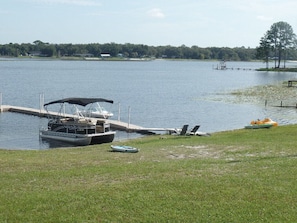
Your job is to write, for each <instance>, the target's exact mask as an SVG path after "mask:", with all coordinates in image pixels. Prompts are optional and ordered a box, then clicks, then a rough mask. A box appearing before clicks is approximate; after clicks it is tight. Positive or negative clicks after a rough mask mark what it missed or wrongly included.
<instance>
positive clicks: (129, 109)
mask: <svg viewBox="0 0 297 223" xmlns="http://www.w3.org/2000/svg"><path fill="white" fill-rule="evenodd" d="M130 111H131V108H130V106H129V107H128V130H129V129H130Z"/></svg>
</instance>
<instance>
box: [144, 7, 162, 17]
mask: <svg viewBox="0 0 297 223" xmlns="http://www.w3.org/2000/svg"><path fill="white" fill-rule="evenodd" d="M147 14H148V15H149V16H150V17H154V18H164V17H165V15H164V13H163V12H162V10H161V9H159V8H154V9H151V10H149V11H148V12H147Z"/></svg>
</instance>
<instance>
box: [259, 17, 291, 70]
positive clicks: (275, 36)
mask: <svg viewBox="0 0 297 223" xmlns="http://www.w3.org/2000/svg"><path fill="white" fill-rule="evenodd" d="M263 40H264V41H267V44H268V45H270V47H271V49H272V50H273V52H274V60H275V65H274V66H275V68H280V63H281V60H283V61H284V67H285V66H286V57H287V51H288V49H291V48H295V47H296V35H295V34H294V32H293V28H292V27H291V25H289V24H288V23H286V22H282V21H281V22H277V23H274V24H272V26H271V27H270V30H268V31H267V33H266V34H265V36H264V37H263V38H262V39H261V41H263ZM261 41H260V47H261ZM265 44H266V43H265ZM262 45H263V44H262Z"/></svg>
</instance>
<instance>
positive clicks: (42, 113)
mask: <svg viewBox="0 0 297 223" xmlns="http://www.w3.org/2000/svg"><path fill="white" fill-rule="evenodd" d="M0 112H16V113H20V114H25V115H33V116H38V117H46V118H47V117H48V116H57V117H59V116H61V114H60V113H58V112H50V111H46V110H44V109H34V108H27V107H20V106H11V105H0ZM64 116H67V117H73V115H71V114H63V117H64ZM97 119H100V118H97ZM105 120H106V122H107V123H109V124H110V127H111V128H113V129H115V130H120V131H127V132H137V133H141V134H151V133H153V132H155V131H166V132H174V131H176V128H145V127H141V126H138V125H134V124H130V123H127V122H122V121H118V120H111V119H105Z"/></svg>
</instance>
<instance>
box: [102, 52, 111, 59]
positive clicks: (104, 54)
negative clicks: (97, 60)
mask: <svg viewBox="0 0 297 223" xmlns="http://www.w3.org/2000/svg"><path fill="white" fill-rule="evenodd" d="M100 55H101V57H102V59H104V58H109V57H110V53H101V54H100Z"/></svg>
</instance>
